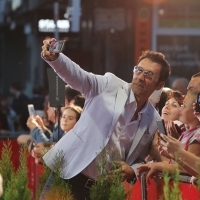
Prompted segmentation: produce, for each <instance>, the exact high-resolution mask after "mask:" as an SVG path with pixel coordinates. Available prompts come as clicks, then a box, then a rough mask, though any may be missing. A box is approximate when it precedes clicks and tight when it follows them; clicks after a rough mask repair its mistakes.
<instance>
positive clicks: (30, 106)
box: [28, 104, 36, 116]
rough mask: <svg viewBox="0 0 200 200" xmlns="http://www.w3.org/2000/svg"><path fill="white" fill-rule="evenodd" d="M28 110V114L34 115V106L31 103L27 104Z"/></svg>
mask: <svg viewBox="0 0 200 200" xmlns="http://www.w3.org/2000/svg"><path fill="white" fill-rule="evenodd" d="M28 112H29V115H30V116H36V113H35V108H34V105H33V104H28Z"/></svg>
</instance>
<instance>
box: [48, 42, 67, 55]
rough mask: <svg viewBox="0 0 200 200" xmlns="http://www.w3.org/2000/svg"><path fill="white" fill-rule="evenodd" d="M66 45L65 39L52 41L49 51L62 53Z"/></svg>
mask: <svg viewBox="0 0 200 200" xmlns="http://www.w3.org/2000/svg"><path fill="white" fill-rule="evenodd" d="M64 45H65V40H57V41H51V42H50V47H49V52H51V53H60V52H62V50H63V48H64Z"/></svg>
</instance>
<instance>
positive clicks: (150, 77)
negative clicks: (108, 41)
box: [133, 66, 156, 80]
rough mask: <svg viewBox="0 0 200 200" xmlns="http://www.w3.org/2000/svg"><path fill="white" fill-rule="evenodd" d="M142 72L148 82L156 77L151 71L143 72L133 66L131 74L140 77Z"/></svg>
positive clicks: (141, 69)
mask: <svg viewBox="0 0 200 200" xmlns="http://www.w3.org/2000/svg"><path fill="white" fill-rule="evenodd" d="M143 72H144V76H145V77H146V78H148V79H149V80H153V79H154V78H155V77H156V75H155V74H154V73H153V72H152V71H148V70H144V69H143V68H142V67H139V66H135V67H134V68H133V73H134V74H137V75H140V74H142V73H143Z"/></svg>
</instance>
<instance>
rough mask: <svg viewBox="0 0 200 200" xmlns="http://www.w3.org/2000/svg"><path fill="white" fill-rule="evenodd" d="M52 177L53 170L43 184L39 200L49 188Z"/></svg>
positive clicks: (42, 198)
mask: <svg viewBox="0 0 200 200" xmlns="http://www.w3.org/2000/svg"><path fill="white" fill-rule="evenodd" d="M53 179H54V172H51V173H50V175H49V177H48V179H47V180H46V183H45V185H44V188H43V190H42V193H41V195H40V199H39V200H44V199H45V196H46V193H47V192H48V191H49V190H50V187H51V184H52V182H53Z"/></svg>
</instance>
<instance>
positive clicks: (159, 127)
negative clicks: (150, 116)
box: [156, 119, 167, 135]
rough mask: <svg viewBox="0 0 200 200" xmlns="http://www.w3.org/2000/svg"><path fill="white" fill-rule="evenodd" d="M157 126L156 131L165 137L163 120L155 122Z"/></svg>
mask: <svg viewBox="0 0 200 200" xmlns="http://www.w3.org/2000/svg"><path fill="white" fill-rule="evenodd" d="M156 122H157V125H158V130H159V132H160V133H163V134H165V135H167V131H166V128H165V122H164V120H163V119H162V120H157V121H156Z"/></svg>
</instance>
